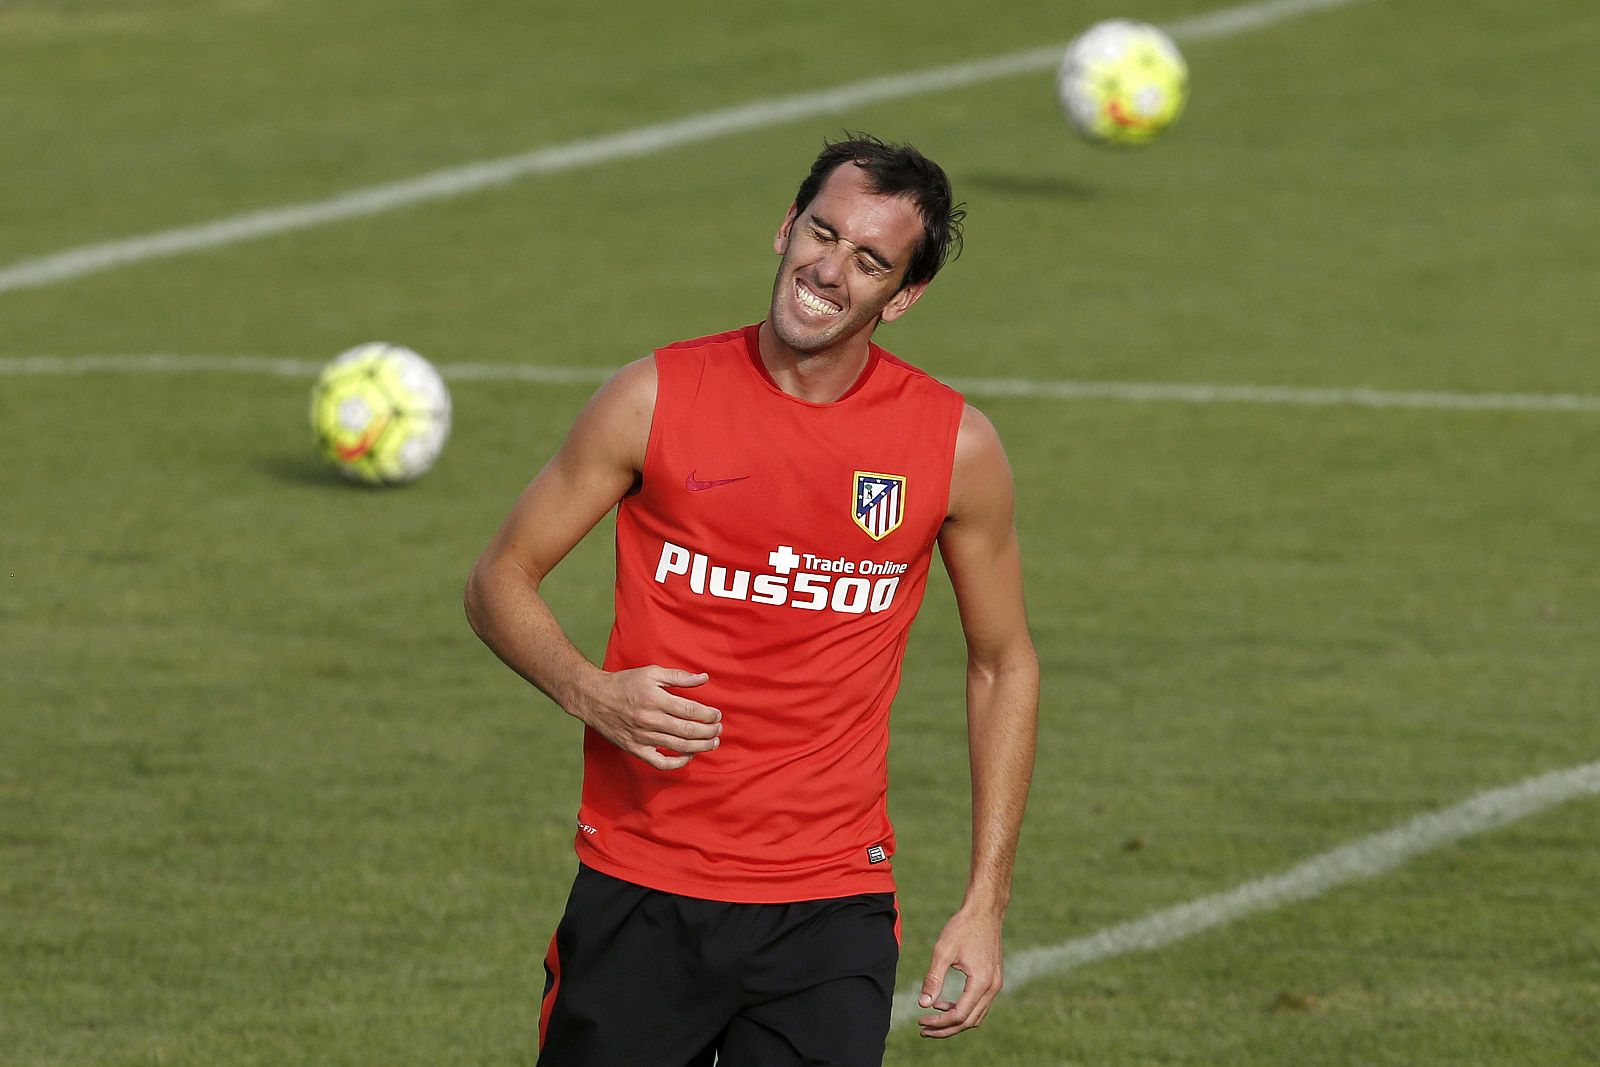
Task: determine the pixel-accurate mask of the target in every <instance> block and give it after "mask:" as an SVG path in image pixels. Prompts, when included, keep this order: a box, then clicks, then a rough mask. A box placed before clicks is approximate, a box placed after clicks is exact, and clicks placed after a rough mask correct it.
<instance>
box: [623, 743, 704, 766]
mask: <svg viewBox="0 0 1600 1067" xmlns="http://www.w3.org/2000/svg"><path fill="white" fill-rule="evenodd" d="M628 751H629V752H631V753H632V754H633V755H635V756H637V757H639V758H640V759H642V760H644V761H645V762H646V763H648V764H650V766H652V767H654V768H655V769H656V770H658V771H676V770H681V769H682V768H684V767H687V766H688V765H689V761H690V760H692V759H694V757H693V756H692V755H690V756H672V755H668V754H667V753H665V752H659V751H657V750H656V749H654V748H652V747H650V746H649V745H641V746H640V747H638V748H634V749H629V750H628Z"/></svg>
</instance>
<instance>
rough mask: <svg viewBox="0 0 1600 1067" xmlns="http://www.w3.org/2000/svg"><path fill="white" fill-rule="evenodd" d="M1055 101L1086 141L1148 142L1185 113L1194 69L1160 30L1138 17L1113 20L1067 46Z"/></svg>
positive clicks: (1133, 143)
mask: <svg viewBox="0 0 1600 1067" xmlns="http://www.w3.org/2000/svg"><path fill="white" fill-rule="evenodd" d="M1056 98H1057V100H1059V101H1060V103H1061V110H1062V112H1063V113H1064V114H1065V115H1066V117H1067V122H1068V123H1069V124H1070V125H1071V126H1072V128H1073V129H1074V130H1076V131H1077V132H1078V133H1079V135H1081V136H1082V137H1083V138H1084V139H1085V140H1088V141H1092V142H1094V143H1096V144H1113V145H1140V144H1145V143H1146V142H1148V141H1150V140H1152V139H1153V138H1155V136H1156V135H1157V134H1159V133H1160V132H1161V131H1162V130H1165V129H1166V128H1167V127H1168V126H1171V125H1172V124H1173V122H1175V121H1176V120H1177V118H1178V116H1179V115H1181V114H1182V113H1183V105H1184V104H1185V103H1186V102H1187V101H1188V98H1189V68H1188V64H1186V63H1185V62H1184V60H1183V54H1182V53H1181V52H1179V51H1178V47H1177V45H1175V44H1173V43H1172V38H1170V37H1168V36H1167V35H1166V34H1165V33H1163V32H1162V31H1161V30H1159V29H1157V28H1156V27H1154V26H1152V25H1150V24H1149V23H1145V22H1137V21H1135V20H1133V19H1108V20H1106V21H1105V22H1097V23H1095V24H1094V25H1093V26H1090V27H1089V28H1088V29H1086V30H1084V31H1083V32H1082V33H1080V34H1079V35H1078V36H1077V37H1075V38H1073V40H1072V43H1071V44H1069V45H1068V46H1067V51H1066V54H1065V55H1063V56H1062V57H1061V67H1060V69H1059V70H1058V71H1057V73H1056Z"/></svg>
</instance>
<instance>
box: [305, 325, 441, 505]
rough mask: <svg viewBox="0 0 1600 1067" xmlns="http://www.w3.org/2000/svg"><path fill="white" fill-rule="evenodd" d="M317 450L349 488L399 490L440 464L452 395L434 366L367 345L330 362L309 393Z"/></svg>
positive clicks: (407, 353)
mask: <svg viewBox="0 0 1600 1067" xmlns="http://www.w3.org/2000/svg"><path fill="white" fill-rule="evenodd" d="M311 428H312V431H313V433H315V435H316V442H317V450H318V452H320V453H321V454H322V456H323V458H324V459H326V460H327V461H328V462H329V463H331V464H333V466H334V467H335V468H336V469H337V470H338V471H339V473H340V474H343V475H344V476H345V477H347V478H349V479H351V480H352V481H358V482H366V483H368V484H372V485H401V484H404V483H406V482H410V481H415V480H416V479H417V478H420V477H421V476H422V475H424V474H426V473H427V472H428V470H429V469H430V468H431V467H432V466H433V465H434V463H436V462H437V461H438V459H439V453H441V452H442V451H444V444H445V441H446V440H448V439H449V436H450V390H449V389H448V388H446V386H445V384H444V379H443V378H441V377H440V376H439V372H438V371H437V370H436V369H434V366H433V364H431V363H429V362H428V361H427V360H426V359H423V358H422V357H421V356H419V355H417V354H416V353H415V352H413V351H411V349H409V348H403V347H401V346H400V345H391V344H385V343H383V342H372V343H370V344H364V345H357V346H356V347H355V348H352V349H350V350H349V351H346V352H342V353H340V354H339V355H337V356H335V357H334V358H333V359H332V360H331V361H330V362H329V363H328V365H327V366H325V367H324V368H323V369H322V373H321V374H320V375H318V376H317V381H316V384H315V385H313V386H312V387H311Z"/></svg>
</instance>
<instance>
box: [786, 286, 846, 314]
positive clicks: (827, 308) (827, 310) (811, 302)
mask: <svg viewBox="0 0 1600 1067" xmlns="http://www.w3.org/2000/svg"><path fill="white" fill-rule="evenodd" d="M794 295H795V298H796V299H798V300H799V301H800V303H802V304H804V305H805V306H806V307H807V308H808V309H810V310H811V311H813V312H815V313H816V314H818V315H837V314H839V312H840V311H841V310H843V309H842V308H840V307H839V305H838V304H834V303H830V302H829V301H827V300H824V299H822V297H820V296H818V295H817V294H816V293H813V292H812V291H811V290H810V289H807V288H806V287H805V286H803V285H801V284H800V283H799V282H798V281H797V282H795V283H794Z"/></svg>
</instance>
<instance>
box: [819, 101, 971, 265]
mask: <svg viewBox="0 0 1600 1067" xmlns="http://www.w3.org/2000/svg"><path fill="white" fill-rule="evenodd" d="M844 163H854V164H855V165H856V166H858V167H860V168H861V170H862V172H863V173H865V174H866V176H867V186H868V188H870V189H871V190H872V191H873V192H875V193H877V194H878V195H880V196H904V197H907V198H909V199H910V200H911V202H912V203H913V204H915V205H916V208H917V214H919V215H921V216H922V240H921V241H920V242H918V244H917V247H916V248H915V249H913V250H912V253H911V261H910V262H909V263H907V264H906V273H905V277H904V278H903V279H901V282H900V287H901V288H902V289H903V288H905V287H906V286H908V285H916V284H918V283H919V282H926V281H932V280H933V276H934V275H935V274H938V273H939V268H940V267H942V266H944V264H945V261H946V260H947V259H949V258H951V254H952V252H954V254H955V255H957V256H959V255H960V254H961V246H962V235H961V223H962V220H963V219H965V218H966V217H967V212H966V209H965V208H964V207H963V206H962V205H960V204H957V203H956V202H955V193H954V192H953V191H952V190H951V188H950V179H949V178H948V177H947V176H946V175H945V172H944V168H943V167H941V166H939V164H937V163H935V162H934V161H933V160H931V159H929V158H928V157H927V156H925V155H923V154H922V153H921V152H919V151H917V150H916V149H915V148H913V147H912V146H911V145H908V144H893V143H890V142H886V141H882V140H880V139H878V138H877V137H874V136H873V135H872V134H870V133H847V134H846V135H845V136H844V137H843V138H841V139H839V140H837V141H823V142H822V151H821V152H820V153H818V155H817V158H816V162H814V163H812V164H811V173H810V174H807V175H806V179H805V181H803V182H801V183H800V191H799V192H797V193H795V194H794V209H795V214H796V215H797V216H798V215H800V214H802V213H804V211H805V209H806V208H807V206H809V205H810V203H811V201H812V200H814V199H815V198H816V195H817V191H818V190H820V189H821V188H822V183H823V182H825V181H827V179H828V175H829V174H832V173H833V172H834V170H835V169H837V168H838V167H839V166H840V165H841V164H844Z"/></svg>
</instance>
